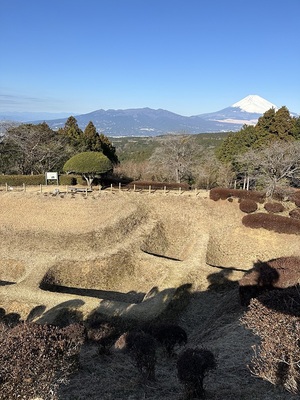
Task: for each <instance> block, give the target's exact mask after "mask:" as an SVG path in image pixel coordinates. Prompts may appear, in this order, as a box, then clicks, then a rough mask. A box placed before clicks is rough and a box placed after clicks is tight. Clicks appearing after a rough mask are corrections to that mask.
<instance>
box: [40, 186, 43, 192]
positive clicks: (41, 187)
mask: <svg viewBox="0 0 300 400" xmlns="http://www.w3.org/2000/svg"><path fill="white" fill-rule="evenodd" d="M42 191H43V185H40V192H41V193H42Z"/></svg>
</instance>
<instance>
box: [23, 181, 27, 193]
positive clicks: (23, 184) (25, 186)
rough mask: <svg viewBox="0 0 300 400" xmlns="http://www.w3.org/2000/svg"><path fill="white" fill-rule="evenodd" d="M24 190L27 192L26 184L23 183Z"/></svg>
mask: <svg viewBox="0 0 300 400" xmlns="http://www.w3.org/2000/svg"><path fill="white" fill-rule="evenodd" d="M23 192H26V185H25V183H23Z"/></svg>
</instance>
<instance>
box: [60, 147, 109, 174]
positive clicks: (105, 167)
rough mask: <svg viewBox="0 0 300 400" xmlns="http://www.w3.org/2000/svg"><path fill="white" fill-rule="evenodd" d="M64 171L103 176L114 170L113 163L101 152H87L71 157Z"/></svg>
mask: <svg viewBox="0 0 300 400" xmlns="http://www.w3.org/2000/svg"><path fill="white" fill-rule="evenodd" d="M63 169H64V171H66V172H75V173H78V174H88V173H93V174H101V173H105V172H107V171H110V170H111V169H112V163H111V161H110V160H109V159H108V158H107V157H106V156H105V155H104V154H103V153H100V152H95V151H85V152H83V153H79V154H76V155H75V156H73V157H71V158H70V159H69V160H68V161H67V162H66V163H65V165H64V168H63Z"/></svg>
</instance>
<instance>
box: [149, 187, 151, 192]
mask: <svg viewBox="0 0 300 400" xmlns="http://www.w3.org/2000/svg"><path fill="white" fill-rule="evenodd" d="M150 193H151V185H149V194H150Z"/></svg>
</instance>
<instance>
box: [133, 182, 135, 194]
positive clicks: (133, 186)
mask: <svg viewBox="0 0 300 400" xmlns="http://www.w3.org/2000/svg"><path fill="white" fill-rule="evenodd" d="M133 191H134V192H135V183H134V184H133Z"/></svg>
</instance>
